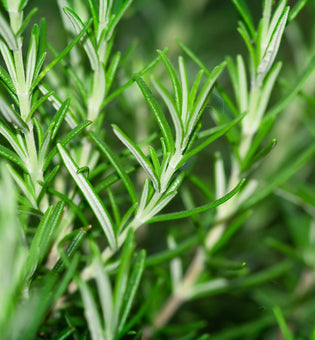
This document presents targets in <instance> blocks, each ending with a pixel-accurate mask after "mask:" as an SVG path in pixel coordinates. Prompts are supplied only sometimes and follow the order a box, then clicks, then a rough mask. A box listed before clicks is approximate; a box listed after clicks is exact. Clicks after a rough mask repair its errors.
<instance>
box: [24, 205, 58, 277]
mask: <svg viewBox="0 0 315 340" xmlns="http://www.w3.org/2000/svg"><path fill="white" fill-rule="evenodd" d="M64 207H65V204H64V202H58V203H57V205H56V207H55V208H54V209H53V207H52V206H50V207H49V208H48V209H47V210H46V212H45V214H44V216H43V218H42V220H41V222H40V224H39V226H38V228H37V229H36V233H35V235H34V237H33V239H32V243H31V246H30V250H29V255H28V258H27V263H26V272H25V274H26V276H27V278H28V279H30V277H31V276H32V275H33V273H34V271H35V270H36V268H37V267H38V266H39V265H40V264H41V262H42V261H43V259H44V257H45V256H46V255H47V252H48V250H49V247H50V246H51V245H52V243H53V241H54V239H55V237H56V228H57V226H58V223H59V221H60V218H61V215H62V212H63V209H64Z"/></svg>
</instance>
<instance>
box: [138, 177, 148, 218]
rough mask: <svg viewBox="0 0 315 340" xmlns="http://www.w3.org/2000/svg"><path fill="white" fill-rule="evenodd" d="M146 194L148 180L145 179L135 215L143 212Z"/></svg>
mask: <svg viewBox="0 0 315 340" xmlns="http://www.w3.org/2000/svg"><path fill="white" fill-rule="evenodd" d="M148 195H149V180H148V179H146V180H145V181H144V185H143V188H142V193H141V198H140V202H139V205H138V209H137V215H141V214H142V213H143V211H144V209H145V207H146V205H147V201H148Z"/></svg>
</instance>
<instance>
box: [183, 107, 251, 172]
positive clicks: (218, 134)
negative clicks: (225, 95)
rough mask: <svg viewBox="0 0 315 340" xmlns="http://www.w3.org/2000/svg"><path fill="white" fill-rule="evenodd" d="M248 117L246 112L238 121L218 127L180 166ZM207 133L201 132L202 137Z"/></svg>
mask: <svg viewBox="0 0 315 340" xmlns="http://www.w3.org/2000/svg"><path fill="white" fill-rule="evenodd" d="M245 115H246V112H244V113H243V114H241V115H240V116H239V117H237V118H236V119H234V120H233V121H232V122H231V123H227V124H224V125H222V126H218V130H215V131H214V133H213V134H212V135H211V136H210V137H208V138H207V139H206V140H205V141H203V142H202V143H200V144H199V145H198V146H196V147H195V148H194V149H192V150H191V151H189V152H188V153H186V154H185V155H184V156H183V158H182V160H181V161H180V163H179V165H178V166H182V165H183V164H184V163H186V162H187V160H188V159H189V158H191V157H192V156H193V155H195V154H196V153H198V152H200V151H201V150H202V149H204V148H205V147H206V146H208V145H209V144H210V143H212V142H214V141H215V140H216V139H218V138H219V137H221V136H223V135H225V134H226V133H227V132H228V131H229V130H230V129H231V128H232V127H233V126H235V125H236V124H238V123H239V122H240V121H241V120H242V119H243V118H244V117H245ZM204 134H205V132H204V131H203V132H201V133H200V135H201V137H202V136H204Z"/></svg>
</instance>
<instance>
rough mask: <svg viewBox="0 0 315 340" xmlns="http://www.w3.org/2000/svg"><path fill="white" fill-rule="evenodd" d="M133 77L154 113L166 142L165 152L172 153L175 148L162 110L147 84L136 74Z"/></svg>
mask: <svg viewBox="0 0 315 340" xmlns="http://www.w3.org/2000/svg"><path fill="white" fill-rule="evenodd" d="M134 77H135V80H136V82H137V84H138V86H139V88H140V90H141V92H142V94H143V96H144V98H145V100H146V102H147V103H148V105H149V106H150V108H151V110H152V112H153V113H154V116H155V119H156V121H157V123H158V124H159V127H160V129H161V132H162V135H163V137H164V140H165V142H166V146H167V150H168V151H169V152H171V153H174V150H175V147H174V140H173V136H172V131H171V128H170V126H169V125H168V122H167V120H166V118H165V115H164V113H163V111H162V109H161V108H160V106H159V104H158V102H157V101H156V99H155V98H154V96H153V94H152V92H151V90H150V89H149V87H148V86H147V84H146V83H145V82H144V80H143V79H142V78H141V77H140V76H139V75H138V74H135V75H134Z"/></svg>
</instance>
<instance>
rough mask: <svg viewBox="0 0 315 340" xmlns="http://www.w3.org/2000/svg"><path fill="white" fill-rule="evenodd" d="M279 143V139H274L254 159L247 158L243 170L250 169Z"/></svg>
mask: <svg viewBox="0 0 315 340" xmlns="http://www.w3.org/2000/svg"><path fill="white" fill-rule="evenodd" d="M276 145H277V140H276V139H272V140H271V141H270V142H269V143H268V144H267V145H266V146H265V147H264V148H263V149H262V150H260V151H259V152H258V153H257V154H256V155H255V156H254V157H253V159H252V160H249V159H247V158H245V160H244V163H243V166H242V168H243V170H245V169H249V168H250V167H252V165H253V164H255V163H256V162H258V161H260V160H262V159H263V158H264V157H265V156H267V155H268V154H269V153H270V152H271V151H272V150H273V149H274V148H275V147H276Z"/></svg>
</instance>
